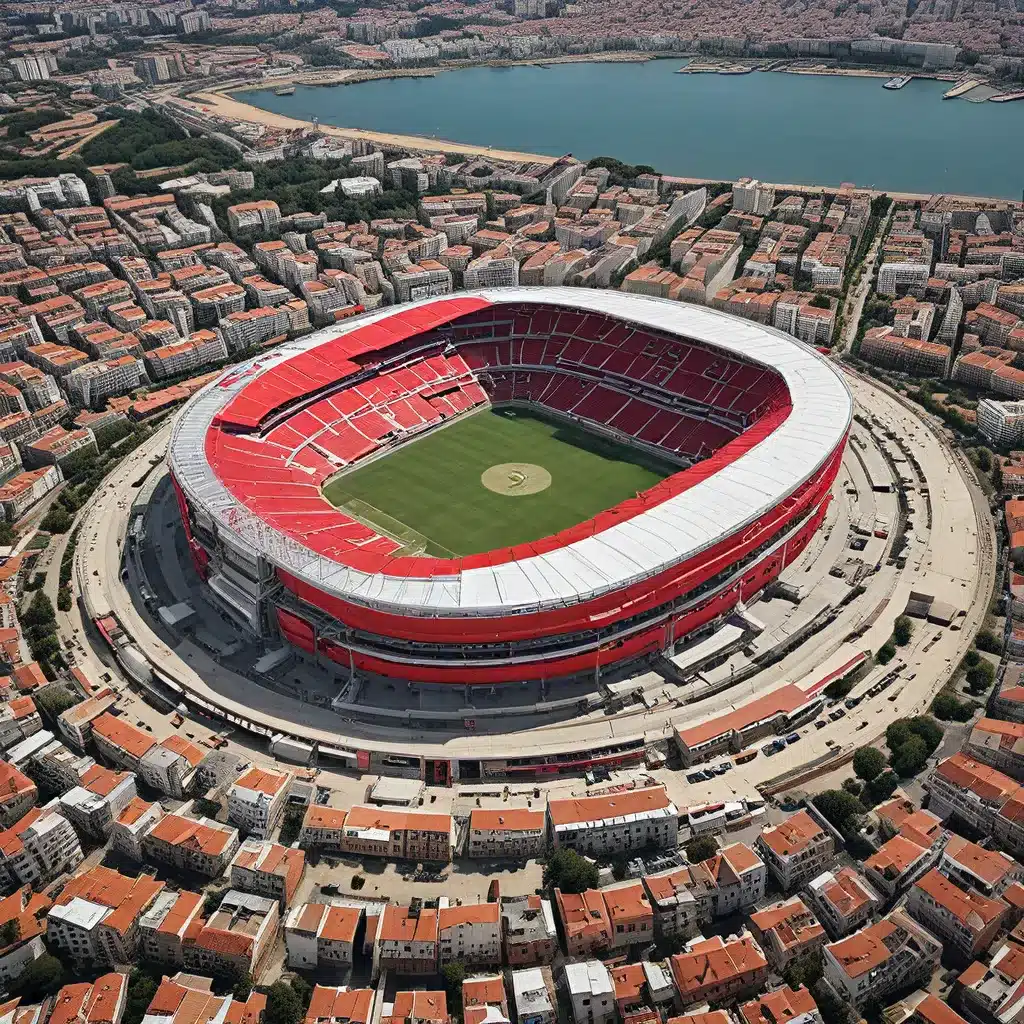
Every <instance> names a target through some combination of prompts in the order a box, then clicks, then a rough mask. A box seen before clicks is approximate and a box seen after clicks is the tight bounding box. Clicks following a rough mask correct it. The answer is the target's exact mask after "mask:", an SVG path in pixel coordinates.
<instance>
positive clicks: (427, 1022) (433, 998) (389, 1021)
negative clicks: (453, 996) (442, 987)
mask: <svg viewBox="0 0 1024 1024" xmlns="http://www.w3.org/2000/svg"><path fill="white" fill-rule="evenodd" d="M451 1020H452V1019H451V1017H450V1016H449V1015H448V1001H447V999H446V997H445V994H444V993H443V992H429V991H424V990H422V989H417V990H416V991H415V992H396V993H395V1001H394V1002H393V1003H385V1004H384V1007H383V1011H382V1013H381V1017H380V1024H412V1022H413V1021H415V1022H416V1024H451Z"/></svg>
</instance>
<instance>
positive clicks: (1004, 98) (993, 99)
mask: <svg viewBox="0 0 1024 1024" xmlns="http://www.w3.org/2000/svg"><path fill="white" fill-rule="evenodd" d="M1011 100H1024V92H1001V93H999V95H998V96H989V98H988V101H989V103H1009V102H1010V101H1011Z"/></svg>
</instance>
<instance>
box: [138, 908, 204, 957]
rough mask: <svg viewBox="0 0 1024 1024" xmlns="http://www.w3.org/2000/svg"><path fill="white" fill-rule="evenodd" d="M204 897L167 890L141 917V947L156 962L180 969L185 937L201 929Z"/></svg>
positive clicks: (144, 954) (144, 953) (145, 955)
mask: <svg viewBox="0 0 1024 1024" xmlns="http://www.w3.org/2000/svg"><path fill="white" fill-rule="evenodd" d="M202 910H203V896H202V894H201V893H198V892H188V891H187V890H184V889H181V890H170V889H165V890H164V891H163V892H161V893H160V894H159V895H158V896H157V898H156V899H155V900H154V901H153V903H152V905H151V906H150V908H149V909H148V910H147V911H146V912H145V913H144V914H143V915H142V917H140V918H139V947H140V949H141V951H142V955H143V957H145V959H147V960H150V961H152V962H153V963H158V964H166V965H167V966H170V967H181V966H182V965H183V964H184V963H185V957H184V943H185V936H186V935H187V934H188V933H189V932H190V931H194V930H197V929H198V928H199V927H201V926H202V920H203V919H202Z"/></svg>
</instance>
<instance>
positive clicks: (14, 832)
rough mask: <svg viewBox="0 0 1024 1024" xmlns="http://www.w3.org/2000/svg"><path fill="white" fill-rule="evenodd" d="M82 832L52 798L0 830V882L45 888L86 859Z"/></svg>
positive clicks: (10, 885) (7, 884)
mask: <svg viewBox="0 0 1024 1024" xmlns="http://www.w3.org/2000/svg"><path fill="white" fill-rule="evenodd" d="M83 859H84V858H83V854H82V847H81V844H80V843H79V841H78V834H77V833H76V832H75V830H74V828H73V827H72V825H71V822H69V821H68V819H67V818H66V817H64V815H63V814H61V811H60V803H59V801H57V800H51V801H50V802H49V803H48V804H45V805H44V806H42V807H33V808H32V809H31V810H30V811H29V812H28V813H27V814H26V815H25V816H24V817H23V818H22V819H21V820H20V821H18V822H16V823H15V824H14V825H12V826H11V827H10V828H8V829H5V830H4V831H3V832H0V884H3V885H5V887H8V888H16V887H18V888H20V887H21V886H23V885H30V886H32V887H33V888H36V889H41V888H42V887H43V886H44V885H46V884H47V883H48V882H50V881H52V880H53V879H54V878H56V877H57V876H58V875H60V874H63V873H64V872H67V871H73V870H74V869H75V868H76V867H78V865H79V864H81V863H82V860H83Z"/></svg>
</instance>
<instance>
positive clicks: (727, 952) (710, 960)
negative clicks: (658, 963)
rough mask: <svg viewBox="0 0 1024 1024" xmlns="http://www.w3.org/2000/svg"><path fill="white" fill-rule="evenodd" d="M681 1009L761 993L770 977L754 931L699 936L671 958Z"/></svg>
mask: <svg viewBox="0 0 1024 1024" xmlns="http://www.w3.org/2000/svg"><path fill="white" fill-rule="evenodd" d="M669 964H670V966H671V968H672V977H673V979H674V980H675V984H676V991H677V993H678V999H679V1005H680V1007H681V1008H684V1009H685V1008H686V1007H687V1006H692V1005H693V1004H695V1003H706V1002H712V1001H713V1002H724V1001H726V1000H732V999H736V998H737V997H739V996H742V995H743V994H744V993H747V992H750V993H753V992H757V991H759V990H760V989H762V988H763V987H764V985H765V982H766V981H767V980H768V961H767V960H766V959H765V956H764V953H763V952H762V951H761V947H760V946H758V944H757V942H756V941H755V940H754V938H753V936H752V935H751V934H750V932H747V931H744V932H741V933H740V934H739V935H738V936H736V937H733V938H730V939H727V940H726V939H723V938H722V937H721V936H720V935H714V936H712V937H711V938H710V939H695V940H694V941H693V942H691V943H689V944H688V946H687V949H686V952H684V953H677V954H675V956H673V957H671V958H670V959H669Z"/></svg>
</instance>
